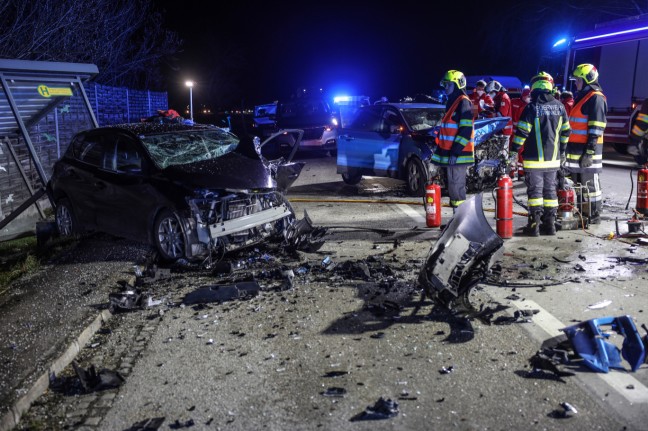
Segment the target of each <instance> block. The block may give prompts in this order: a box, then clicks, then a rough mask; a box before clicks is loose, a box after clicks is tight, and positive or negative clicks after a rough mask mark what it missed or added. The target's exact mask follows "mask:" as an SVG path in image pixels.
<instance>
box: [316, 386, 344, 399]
mask: <svg viewBox="0 0 648 431" xmlns="http://www.w3.org/2000/svg"><path fill="white" fill-rule="evenodd" d="M346 393H347V390H346V389H344V388H337V387H331V388H328V389H327V390H325V391H324V392H321V394H322V395H324V396H325V397H338V398H342V397H344V396H345V395H346Z"/></svg>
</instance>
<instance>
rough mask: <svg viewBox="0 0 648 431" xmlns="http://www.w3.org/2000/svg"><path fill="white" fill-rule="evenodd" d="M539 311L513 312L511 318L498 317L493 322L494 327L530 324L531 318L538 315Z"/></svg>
mask: <svg viewBox="0 0 648 431" xmlns="http://www.w3.org/2000/svg"><path fill="white" fill-rule="evenodd" d="M539 312H540V310H530V309H525V310H515V312H514V313H513V316H512V317H511V316H499V317H498V318H497V319H495V320H494V321H493V323H494V324H495V325H510V324H512V323H529V322H532V321H533V320H532V317H533V316H534V315H535V314H538V313H539Z"/></svg>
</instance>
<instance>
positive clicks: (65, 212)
mask: <svg viewBox="0 0 648 431" xmlns="http://www.w3.org/2000/svg"><path fill="white" fill-rule="evenodd" d="M56 227H57V229H58V231H59V235H61V236H73V235H76V234H78V233H79V231H80V229H79V222H78V221H77V218H76V216H75V215H74V211H73V210H72V204H70V201H69V200H68V199H65V198H63V199H61V200H59V201H58V202H57V203H56Z"/></svg>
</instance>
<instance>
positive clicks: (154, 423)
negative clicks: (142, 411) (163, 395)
mask: <svg viewBox="0 0 648 431" xmlns="http://www.w3.org/2000/svg"><path fill="white" fill-rule="evenodd" d="M164 419H166V418H164V417H161V418H150V419H144V420H143V421H140V422H135V423H134V424H133V425H132V426H131V427H130V428H128V429H126V431H157V430H158V429H159V428H160V427H161V426H162V423H163V422H164Z"/></svg>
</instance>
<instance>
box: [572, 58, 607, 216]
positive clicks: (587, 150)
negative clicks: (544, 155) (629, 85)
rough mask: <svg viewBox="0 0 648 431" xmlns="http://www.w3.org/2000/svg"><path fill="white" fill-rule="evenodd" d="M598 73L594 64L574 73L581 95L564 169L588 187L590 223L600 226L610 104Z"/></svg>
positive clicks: (574, 109)
mask: <svg viewBox="0 0 648 431" xmlns="http://www.w3.org/2000/svg"><path fill="white" fill-rule="evenodd" d="M598 77H599V73H598V70H596V67H594V65H592V64H588V63H585V64H580V65H578V66H577V67H576V69H574V72H573V73H572V78H571V79H573V80H575V81H576V89H577V90H578V92H577V93H576V95H575V97H574V107H573V108H572V109H571V112H570V113H569V123H570V126H571V129H572V133H571V135H570V137H569V143H568V144H567V159H566V161H565V168H566V169H567V170H568V171H569V172H571V174H572V180H573V181H574V182H575V183H580V184H581V185H583V186H587V187H586V190H585V191H584V194H585V195H586V196H588V197H589V202H590V207H591V211H590V213H589V214H586V215H588V216H589V221H590V223H593V224H598V223H600V222H601V210H602V208H603V200H602V193H601V182H600V179H599V174H600V173H601V172H602V171H603V132H604V131H605V126H606V124H607V120H606V114H607V101H606V98H605V96H604V95H603V90H602V89H601V86H600V85H599V82H598ZM584 209H585V210H588V207H587V206H584Z"/></svg>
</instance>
